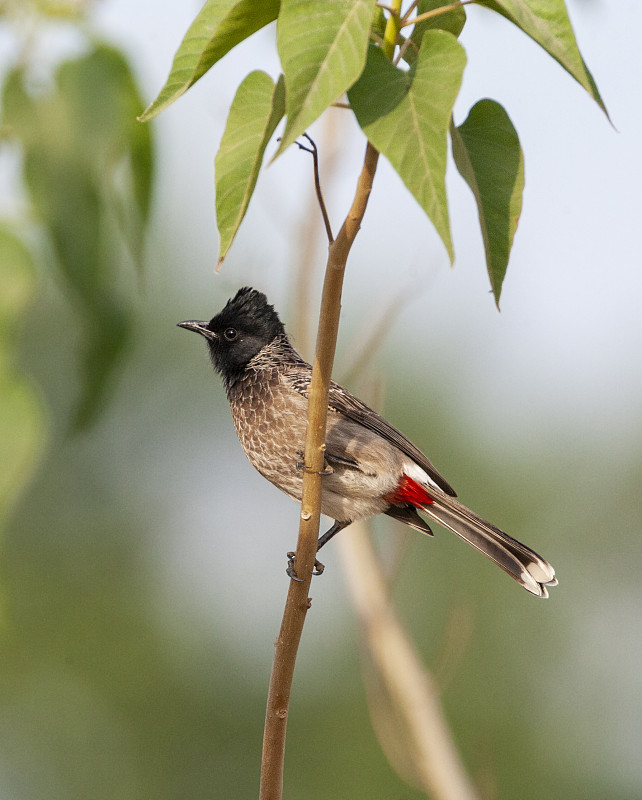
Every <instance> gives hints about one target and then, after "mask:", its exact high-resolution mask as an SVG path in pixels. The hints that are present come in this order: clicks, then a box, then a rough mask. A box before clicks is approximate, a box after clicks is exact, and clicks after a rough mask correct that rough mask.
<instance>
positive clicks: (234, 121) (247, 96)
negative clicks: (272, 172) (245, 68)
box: [215, 72, 285, 264]
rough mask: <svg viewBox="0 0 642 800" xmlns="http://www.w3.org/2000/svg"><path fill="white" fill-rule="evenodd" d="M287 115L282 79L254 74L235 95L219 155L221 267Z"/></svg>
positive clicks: (217, 197) (217, 155)
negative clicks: (269, 146) (274, 80)
mask: <svg viewBox="0 0 642 800" xmlns="http://www.w3.org/2000/svg"><path fill="white" fill-rule="evenodd" d="M284 113H285V87H284V84H283V79H282V78H280V79H279V81H278V82H277V84H276V85H275V84H274V83H272V79H271V78H270V76H269V75H266V74H265V72H251V73H250V74H249V75H248V76H247V78H246V79H245V80H244V81H243V83H242V84H241V85H240V86H239V88H238V91H237V92H236V97H235V98H234V102H233V103H232V107H231V109H230V113H229V116H228V118H227V125H226V127H225V133H224V134H223V138H222V139H221V146H220V147H219V150H218V153H217V154H216V163H215V167H216V219H217V220H218V229H219V233H220V243H219V264H220V263H221V262H222V261H223V259H224V258H225V255H226V254H227V251H228V250H229V247H230V245H231V244H232V241H233V239H234V236H235V235H236V231H237V230H238V228H239V225H240V224H241V222H242V221H243V217H244V216H245V212H246V211H247V207H248V205H249V202H250V198H251V197H252V192H253V191H254V187H255V186H256V181H257V178H258V177H259V170H260V169H261V163H262V161H263V154H264V153H265V148H266V147H267V144H268V142H269V141H270V139H271V138H272V134H273V133H274V129H275V128H276V126H277V125H278V124H279V122H280V121H281V119H282V118H283V114H284Z"/></svg>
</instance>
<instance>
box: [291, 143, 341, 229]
mask: <svg viewBox="0 0 642 800" xmlns="http://www.w3.org/2000/svg"><path fill="white" fill-rule="evenodd" d="M303 135H304V137H305V138H306V139H307V140H308V142H310V147H306V146H305V145H304V144H301V142H295V144H296V146H297V147H298V148H299V150H305V152H306V153H312V163H313V164H314V188H315V191H316V193H317V200H318V201H319V207H320V208H321V215H322V216H323V224H324V225H325V232H326V234H327V235H328V244H332V242H334V236H333V235H332V227H331V226H330V219H329V217H328V212H327V209H326V207H325V201H324V200H323V192H322V191H321V180H320V178H319V154H318V152H317V146H316V144H315V143H314V139H312V138H311V137H310V136H308V134H307V133H304V134H303Z"/></svg>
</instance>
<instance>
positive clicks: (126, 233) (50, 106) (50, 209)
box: [2, 45, 152, 428]
mask: <svg viewBox="0 0 642 800" xmlns="http://www.w3.org/2000/svg"><path fill="white" fill-rule="evenodd" d="M28 87H29V78H28V75H27V74H26V72H25V70H24V69H23V68H18V69H15V70H13V71H11V72H10V73H9V74H8V76H7V79H6V81H5V86H4V91H3V98H2V106H3V119H4V123H5V126H6V129H7V130H8V132H9V135H10V137H11V138H12V140H13V141H14V142H15V143H17V144H18V145H19V146H20V147H21V149H22V163H23V175H24V181H25V185H26V189H27V192H28V195H29V199H30V200H31V204H32V208H33V211H34V212H35V216H36V217H37V219H38V221H39V223H40V225H41V228H42V229H43V230H44V231H45V233H46V234H47V235H48V237H49V240H50V242H51V246H52V249H53V251H54V253H55V256H56V261H57V264H58V266H59V271H60V275H61V277H62V279H63V285H64V286H65V287H66V289H67V290H68V291H69V294H70V296H71V298H72V299H73V301H74V302H75V304H76V307H77V308H78V310H79V312H80V314H81V318H82V321H83V332H82V341H83V356H82V374H83V390H82V396H81V398H80V400H79V402H78V405H77V408H76V411H75V413H74V420H73V424H74V426H75V427H77V428H83V427H85V426H87V425H88V424H90V423H91V422H92V421H93V420H94V419H95V418H96V415H97V413H98V411H99V409H100V407H101V405H102V403H103V401H104V398H105V396H106V392H107V390H108V388H109V385H110V383H111V381H110V378H111V375H112V373H113V371H114V369H115V368H116V367H117V365H118V363H119V361H120V359H121V357H122V354H123V352H124V351H125V348H126V345H127V343H128V341H129V337H130V332H131V324H132V323H131V319H130V314H129V311H128V309H127V304H126V303H125V301H124V300H123V299H122V298H121V297H120V296H119V293H118V291H117V276H118V271H119V270H118V264H119V261H121V260H122V257H123V253H122V244H121V242H122V243H124V244H125V245H126V246H127V248H128V249H129V252H130V254H131V257H132V258H133V259H134V261H135V263H136V264H138V265H140V264H141V260H142V254H143V234H144V229H145V223H146V222H147V220H148V217H149V209H150V199H151V188H152V170H151V165H152V158H151V137H150V130H149V128H146V127H144V126H141V125H139V124H138V123H137V122H136V117H135V115H136V111H137V109H139V108H140V104H141V99H140V94H139V92H138V90H137V87H136V84H135V81H134V79H133V76H132V74H131V71H130V68H129V66H128V64H127V62H126V61H125V59H124V58H123V56H122V55H121V54H120V53H119V52H118V51H117V50H115V49H114V48H111V47H108V46H106V45H96V46H94V47H93V48H92V49H91V50H90V51H89V52H88V53H87V54H86V55H83V56H81V57H80V58H77V59H74V60H71V61H67V62H64V63H62V64H61V65H60V66H59V67H58V69H57V71H56V74H55V76H54V80H53V86H52V89H51V91H50V92H47V93H39V94H37V95H35V94H33V93H32V92H30V91H29V88H28ZM119 238H120V241H119Z"/></svg>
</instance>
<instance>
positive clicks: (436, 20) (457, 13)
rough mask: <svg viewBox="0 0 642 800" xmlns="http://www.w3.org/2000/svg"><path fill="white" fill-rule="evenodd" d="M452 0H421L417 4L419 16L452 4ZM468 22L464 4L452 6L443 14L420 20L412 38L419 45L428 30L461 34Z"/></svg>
mask: <svg viewBox="0 0 642 800" xmlns="http://www.w3.org/2000/svg"><path fill="white" fill-rule="evenodd" d="M451 2H452V0H419V3H418V4H417V16H419V15H420V14H425V13H426V12H428V11H435V10H436V9H438V8H442V7H443V6H449V5H451ZM465 24H466V9H465V8H464V7H463V6H459V8H452V9H451V10H450V11H446V12H444V13H443V14H438V15H437V16H435V17H430V18H429V19H425V20H422V21H421V22H418V23H417V24H416V25H415V27H414V28H413V31H412V40H413V42H414V43H415V44H416V45H417V47H419V45H420V44H421V40H422V39H423V35H424V33H425V32H426V31H430V30H442V31H448V33H452V35H453V36H459V34H460V33H461V32H462V30H463V27H464V25H465Z"/></svg>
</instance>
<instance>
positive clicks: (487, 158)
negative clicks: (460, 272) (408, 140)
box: [451, 100, 524, 305]
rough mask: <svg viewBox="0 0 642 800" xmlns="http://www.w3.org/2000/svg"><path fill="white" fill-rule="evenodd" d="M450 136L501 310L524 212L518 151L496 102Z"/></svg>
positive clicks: (478, 107)
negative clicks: (471, 200)
mask: <svg viewBox="0 0 642 800" xmlns="http://www.w3.org/2000/svg"><path fill="white" fill-rule="evenodd" d="M451 134H452V146H453V156H454V157H455V164H456V165H457V169H458V170H459V172H460V173H461V175H462V177H463V178H464V179H465V181H466V183H467V184H468V185H469V186H470V188H471V189H472V192H473V194H474V195H475V200H476V201H477V209H478V211H479V224H480V226H481V231H482V236H483V238H484V248H485V250H486V263H487V264H488V274H489V275H490V283H491V286H492V287H493V294H494V295H495V302H496V303H497V304H498V305H499V296H500V294H501V291H502V283H503V282H504V276H505V275H506V269H507V267H508V257H509V255H510V249H511V247H512V244H513V236H515V231H516V230H517V223H518V222H519V215H520V213H521V210H522V192H523V190H524V156H523V154H522V148H521V147H520V144H519V138H518V136H517V131H516V130H515V128H514V127H513V123H512V122H511V121H510V118H509V116H508V114H507V113H506V112H505V111H504V109H503V108H502V107H501V106H500V105H499V103H496V102H494V100H480V101H479V102H478V103H476V104H475V105H474V106H473V107H472V109H471V110H470V114H469V115H468V118H467V119H466V121H465V122H464V123H463V124H462V125H460V126H459V127H457V128H456V127H455V126H454V125H453V126H452V127H451Z"/></svg>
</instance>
